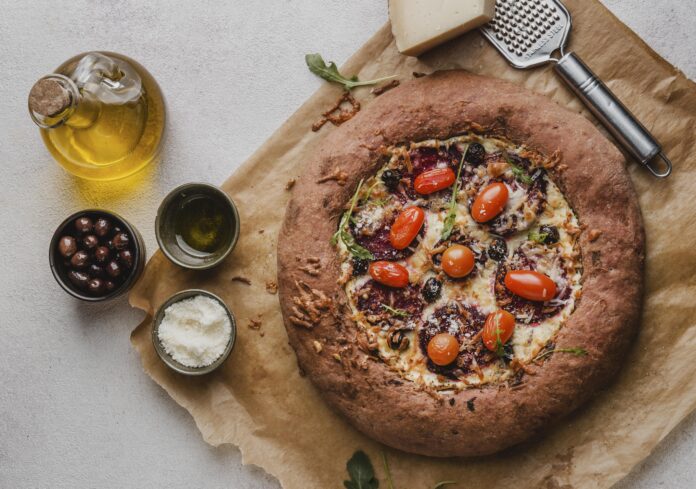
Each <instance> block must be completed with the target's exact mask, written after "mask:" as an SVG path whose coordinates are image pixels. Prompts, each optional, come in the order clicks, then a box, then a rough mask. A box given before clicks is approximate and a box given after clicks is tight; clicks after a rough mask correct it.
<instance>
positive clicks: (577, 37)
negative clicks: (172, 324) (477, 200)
mask: <svg viewBox="0 0 696 489" xmlns="http://www.w3.org/2000/svg"><path fill="white" fill-rule="evenodd" d="M566 3H567V6H568V7H569V9H570V11H571V13H572V15H573V21H574V22H573V24H574V27H573V32H572V35H571V40H570V46H569V48H570V49H572V50H575V51H577V53H578V54H579V55H580V56H581V57H583V59H584V60H585V61H586V62H587V63H588V64H589V65H590V66H591V67H592V68H593V69H594V70H595V71H596V72H597V73H598V74H599V76H600V77H601V78H602V79H603V80H604V81H605V82H606V83H607V85H608V86H609V87H610V88H611V89H612V90H613V91H614V92H615V93H616V94H617V95H618V96H619V97H620V98H621V99H622V100H623V101H624V102H625V103H626V105H628V106H629V107H630V108H631V109H632V110H633V111H634V113H635V114H636V115H637V116H638V118H639V119H640V120H641V121H642V122H643V123H644V124H645V125H646V126H647V127H648V129H649V130H650V131H652V133H653V134H654V135H655V136H656V137H657V138H658V140H659V141H660V142H661V143H662V144H663V145H664V147H665V149H666V151H667V153H668V154H669V156H670V157H671V158H672V160H673V161H674V173H673V175H672V176H671V177H670V178H668V179H666V180H656V179H654V178H653V177H652V176H650V175H649V174H648V172H647V171H644V170H643V169H641V168H639V167H638V165H636V164H633V163H631V164H630V165H629V172H630V174H631V178H632V179H633V182H634V184H635V187H636V189H637V192H638V195H639V198H640V205H641V209H642V212H643V217H644V220H645V229H646V234H647V266H646V284H647V289H646V296H645V304H644V314H643V322H642V326H641V330H640V334H639V336H638V339H637V341H636V343H635V344H634V346H633V348H632V349H630V350H629V351H626V355H625V366H624V368H623V370H622V372H621V373H620V375H619V377H618V379H617V380H616V381H615V382H614V383H613V384H612V385H611V387H610V388H608V389H607V390H606V391H604V392H602V393H600V394H599V395H598V396H597V397H596V398H595V399H594V400H593V401H592V402H591V403H590V404H589V405H587V406H585V407H584V408H582V409H581V410H580V411H578V412H576V413H575V414H573V415H572V416H570V417H568V418H566V419H565V420H563V421H562V422H561V423H560V424H558V425H557V426H555V427H553V428H552V429H550V430H549V432H548V433H547V434H546V435H545V436H543V437H542V438H540V439H537V440H533V441H531V442H528V443H526V444H524V445H521V446H518V447H515V448H512V449H510V450H507V451H505V452H503V453H502V454H499V455H497V456H492V457H485V458H480V459H450V460H438V459H432V458H426V457H420V456H413V455H407V454H404V453H400V452H398V451H395V450H391V449H385V448H384V447H382V446H381V445H379V444H377V443H375V442H373V441H371V440H370V439H369V438H367V437H366V436H364V435H361V434H360V433H358V432H356V431H355V430H354V429H352V428H351V427H350V426H349V425H348V424H347V423H346V422H345V421H344V420H343V419H342V418H340V417H339V416H337V415H335V414H334V413H333V412H332V411H330V410H329V409H328V408H327V406H326V405H325V404H324V403H323V402H322V400H321V398H320V397H319V395H318V393H317V391H316V390H315V389H314V387H313V386H312V385H311V384H310V382H309V381H308V380H307V379H306V378H303V377H302V376H301V373H300V371H299V369H298V367H297V363H296V360H295V356H294V353H293V352H292V350H291V348H290V347H289V346H288V342H287V336H286V333H285V330H284V328H283V325H282V321H281V316H280V310H279V304H278V296H277V295H274V294H271V293H269V292H268V291H267V285H268V286H269V288H271V290H272V285H273V284H272V283H271V282H273V281H275V273H276V264H275V263H276V257H275V249H276V237H277V234H278V230H279V227H280V224H281V221H282V218H283V214H284V212H285V204H286V202H287V200H288V198H289V197H290V194H291V191H288V190H286V188H285V186H286V183H287V182H288V181H289V180H290V179H291V178H295V177H297V176H298V175H299V174H300V172H301V167H302V164H303V162H304V161H305V160H306V159H307V155H309V154H311V153H312V151H313V150H314V148H315V146H316V145H317V143H318V142H319V141H321V140H322V139H323V138H324V137H325V136H326V135H327V134H328V133H329V132H330V131H332V130H334V128H333V127H332V126H331V125H330V124H327V126H325V127H324V128H323V129H322V130H321V131H319V132H317V133H314V132H312V131H311V130H310V127H311V125H312V123H313V122H314V121H316V120H317V118H318V117H319V115H320V113H321V112H323V111H324V110H326V109H327V108H328V107H330V106H332V105H333V103H334V102H335V101H336V99H337V98H338V96H339V95H340V90H341V89H340V87H337V86H335V85H329V84H325V85H324V86H323V87H322V88H321V89H320V90H318V91H317V92H316V93H315V94H314V95H313V96H312V97H311V98H310V99H309V100H308V101H307V102H306V103H305V104H304V105H302V107H300V109H299V110H298V111H297V112H296V113H295V114H294V115H293V116H292V117H291V118H290V119H288V121H286V122H285V123H284V124H283V125H282V126H281V127H280V129H278V131H276V133H275V134H273V136H271V138H270V139H269V140H268V141H267V142H266V143H265V144H264V145H263V146H262V147H261V148H259V150H258V151H257V152H256V153H255V154H254V155H253V156H252V157H251V158H250V159H249V160H248V161H247V162H246V163H245V164H244V165H243V166H242V167H241V168H240V169H239V170H238V171H237V172H235V174H234V175H232V176H231V177H230V178H229V179H228V180H227V181H226V182H225V183H224V184H223V186H222V187H223V188H224V189H225V190H226V191H227V192H228V193H229V194H230V195H231V196H232V198H233V199H234V200H235V202H236V203H237V205H238V207H239V211H240V213H241V222H242V229H241V231H242V233H241V239H240V240H239V244H238V245H237V248H236V249H235V251H234V252H233V254H232V255H231V256H230V258H229V259H228V260H227V261H226V262H225V263H224V264H223V265H222V266H220V267H219V268H217V269H215V270H212V271H208V272H192V271H186V270H182V269H180V268H178V267H176V266H174V265H172V264H171V263H169V262H168V261H167V259H166V258H165V257H164V256H163V255H162V254H161V253H160V252H158V253H156V254H155V256H154V257H153V258H152V259H151V260H150V262H149V263H148V265H147V269H146V272H145V274H144V277H143V279H142V280H141V281H140V282H139V284H138V285H137V287H136V288H135V289H134V290H133V292H132V293H131V296H130V301H131V303H132V305H133V306H135V307H139V308H142V309H143V310H145V311H146V312H147V313H148V317H147V318H146V319H145V321H143V323H142V324H140V325H139V326H138V327H137V328H136V329H135V331H133V333H132V336H131V339H132V343H133V345H134V347H135V348H136V350H137V351H138V352H139V353H140V355H141V358H142V363H143V367H144V369H145V371H146V372H147V373H148V375H150V376H151V377H152V378H153V379H154V380H155V382H157V383H158V384H159V385H161V386H162V387H163V388H164V389H165V390H166V391H167V392H168V393H169V394H170V395H171V397H172V398H173V399H174V400H175V401H176V402H177V403H179V404H180V405H181V406H183V407H184V408H185V409H187V410H188V411H189V412H190V413H191V415H192V416H193V418H194V420H195V422H196V424H197V426H198V428H199V429H200V431H201V434H202V435H203V437H204V439H205V440H206V441H207V442H208V443H210V444H212V445H219V444H223V443H232V444H235V445H237V446H239V448H240V450H241V452H242V455H243V459H244V462H245V463H248V464H255V465H258V466H260V467H263V468H264V469H265V470H266V471H267V472H269V473H271V474H272V475H274V476H276V477H277V478H278V479H279V480H280V482H281V484H282V486H283V487H284V488H286V489H307V488H321V489H326V488H338V487H342V481H343V479H344V478H345V475H346V474H345V462H346V460H347V459H348V458H349V457H350V456H351V454H352V453H353V452H354V451H355V450H356V449H364V450H365V451H367V452H368V454H370V455H371V457H372V460H373V462H375V466H376V468H377V472H378V475H379V476H380V477H382V476H383V471H382V468H381V464H379V463H378V462H379V453H380V451H381V450H386V453H387V456H388V457H389V460H390V464H391V469H392V473H393V478H394V482H395V486H396V487H397V488H399V489H420V488H423V489H425V488H429V487H432V485H433V484H434V482H436V481H439V480H444V479H451V480H456V481H459V485H458V486H454V487H461V488H480V487H505V485H507V484H511V485H512V484H514V487H516V488H517V489H524V488H539V487H543V488H565V489H568V488H583V489H586V488H607V487H610V486H611V485H613V484H614V483H615V482H617V481H618V480H620V479H621V478H622V477H623V476H624V475H625V474H627V473H628V472H629V471H630V470H631V468H632V467H634V466H635V465H636V464H637V463H638V462H640V461H641V460H642V459H644V458H645V457H646V456H647V455H648V454H649V453H650V452H651V450H652V449H653V448H654V447H655V446H656V445H657V443H658V442H659V441H660V440H661V439H662V438H664V437H665V436H666V435H667V434H668V433H669V432H670V430H672V429H673V428H674V427H675V426H676V425H677V424H678V423H679V422H680V421H681V420H682V419H683V418H684V417H685V416H686V415H687V414H689V413H690V412H691V411H692V410H693V409H694V407H696V381H695V380H694V379H696V361H694V356H695V355H696V322H695V320H694V311H695V310H696V307H695V305H696V304H695V303H696V299H695V298H696V252H695V251H694V245H695V244H696V213H695V211H696V158H695V157H694V153H695V150H696V139H695V138H694V132H695V129H696V84H694V83H693V82H691V81H689V80H687V79H686V78H685V76H684V75H683V74H682V73H680V72H679V71H678V70H677V69H675V68H674V67H672V66H670V65H669V64H668V63H666V62H665V61H664V60H663V59H662V58H660V57H659V56H658V55H657V54H656V53H655V52H653V51H652V50H651V49H650V48H649V47H648V46H647V45H646V44H645V43H643V42H642V41H641V40H640V39H639V38H638V37H637V36H636V35H635V34H634V33H632V32H631V31H630V30H629V29H628V28H627V27H626V26H625V25H623V24H622V23H621V22H620V21H619V20H618V19H616V18H615V17H614V16H613V15H612V14H611V13H610V12H609V11H607V10H606V9H605V8H604V7H603V6H602V5H601V4H600V3H599V2H597V1H596V0H568V1H567V2H566ZM451 68H465V69H467V70H470V71H472V72H475V73H481V74H486V75H491V76H496V77H499V78H505V79H509V80H512V81H514V82H515V83H518V84H520V85H524V86H525V87H527V88H529V89H531V90H534V91H536V92H539V93H542V94H545V95H547V96H549V97H551V98H552V99H554V100H555V101H556V102H558V103H559V104H561V105H563V106H566V107H569V108H570V109H572V110H576V111H578V112H582V113H583V114H585V115H586V116H587V117H589V118H590V119H592V116H591V115H590V114H589V113H588V112H587V111H586V109H584V107H583V105H582V104H581V103H580V102H579V101H578V100H577V99H576V98H575V97H574V96H573V95H572V94H571V93H570V91H569V90H568V89H566V88H565V86H564V85H563V84H562V83H561V82H560V81H559V80H558V78H556V76H555V75H554V73H553V71H552V70H551V68H550V67H546V68H539V69H536V70H532V71H516V70H514V69H512V68H510V67H509V66H508V65H507V64H506V62H505V61H504V60H503V58H502V57H501V56H500V55H499V54H498V53H497V52H496V51H495V50H494V49H493V48H491V47H490V46H489V45H488V44H487V43H486V42H485V41H484V40H483V39H482V37H481V36H480V35H479V34H478V33H477V32H472V33H469V34H467V35H466V36H464V37H461V38H459V39H457V40H454V41H452V42H450V43H448V44H446V45H444V46H442V47H440V48H438V49H436V50H435V51H433V52H431V53H428V54H427V55H425V56H423V57H421V58H420V59H416V58H410V57H405V56H401V55H399V54H398V52H397V50H396V48H395V45H394V42H393V38H392V36H391V32H390V28H389V26H388V25H386V26H384V27H383V28H382V29H380V30H379V32H377V33H376V34H375V36H374V37H373V38H372V39H370V40H369V41H368V42H367V44H365V45H364V46H363V47H362V48H360V50H359V51H358V52H357V53H356V54H355V55H354V56H353V57H351V58H350V60H349V61H348V62H347V63H346V65H345V66H344V67H342V69H341V71H342V72H343V73H348V74H354V73H357V74H359V76H360V77H361V78H364V79H368V78H373V77H376V76H383V75H388V74H392V73H398V74H399V77H400V78H401V79H402V80H406V79H409V78H411V76H412V72H414V71H418V72H425V73H429V72H432V71H434V70H437V69H451ZM354 93H355V94H356V97H357V98H358V99H359V100H360V102H361V104H362V105H363V107H365V106H367V105H368V104H369V103H370V101H371V100H372V99H373V98H374V96H373V95H371V94H370V93H369V89H360V90H356V91H354ZM607 191H610V189H607ZM307 239H313V238H312V236H311V234H308V236H307ZM630 252H631V250H626V253H630ZM235 277H237V278H235ZM238 277H244V278H247V279H249V280H250V281H251V285H248V284H246V283H244V282H243V281H241V280H239V279H238ZM191 287H202V288H206V289H209V290H211V291H212V292H214V293H216V294H219V295H220V296H221V297H222V298H224V300H225V301H226V302H227V304H228V305H229V306H230V308H231V309H232V310H233V311H234V313H235V315H236V317H237V322H238V330H239V331H238V340H237V341H238V343H237V345H236V347H235V349H234V352H233V354H232V356H231V358H230V359H229V360H228V361H227V363H226V364H225V365H224V367H223V368H222V369H220V370H219V371H218V372H217V373H215V374H213V375H211V376H208V377H206V378H185V377H182V376H180V375H177V374H175V373H173V372H171V371H169V370H167V368H166V367H165V366H164V365H163V364H162V363H161V362H160V361H159V359H158V358H157V356H156V353H155V351H154V349H153V347H152V343H151V338H150V331H151V319H152V314H153V312H154V311H155V310H156V308H157V307H158V306H159V304H160V303H162V302H163V301H164V300H165V299H166V298H167V297H168V296H169V295H170V294H172V293H174V292H177V291H178V290H181V289H185V288H191ZM252 320H254V321H259V322H260V329H252V328H250V327H249V325H252V326H258V323H252ZM490 429H491V430H495V429H496V427H495V426H491V427H490Z"/></svg>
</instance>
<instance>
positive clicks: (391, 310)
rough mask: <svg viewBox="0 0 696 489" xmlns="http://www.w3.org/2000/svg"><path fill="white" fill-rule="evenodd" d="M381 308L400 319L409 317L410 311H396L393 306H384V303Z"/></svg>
mask: <svg viewBox="0 0 696 489" xmlns="http://www.w3.org/2000/svg"><path fill="white" fill-rule="evenodd" d="M380 306H381V307H382V309H384V310H386V311H387V312H389V313H391V314H392V315H393V316H397V317H400V318H405V317H408V311H405V310H404V309H395V308H393V307H392V306H389V305H387V304H384V303H380Z"/></svg>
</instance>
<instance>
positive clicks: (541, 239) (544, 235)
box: [527, 231, 549, 244]
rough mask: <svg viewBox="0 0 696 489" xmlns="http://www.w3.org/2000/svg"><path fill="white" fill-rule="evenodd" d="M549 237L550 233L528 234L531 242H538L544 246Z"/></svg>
mask: <svg viewBox="0 0 696 489" xmlns="http://www.w3.org/2000/svg"><path fill="white" fill-rule="evenodd" d="M548 237H549V233H536V232H534V231H529V234H527V238H529V240H530V241H536V242H537V243H541V244H544V243H545V242H546V238H548Z"/></svg>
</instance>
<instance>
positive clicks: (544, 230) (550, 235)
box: [539, 225, 561, 244]
mask: <svg viewBox="0 0 696 489" xmlns="http://www.w3.org/2000/svg"><path fill="white" fill-rule="evenodd" d="M539 234H541V235H543V236H544V239H543V240H542V243H544V244H554V243H558V240H559V239H561V237H560V236H559V234H558V228H557V227H556V226H546V225H544V226H541V227H540V228H539Z"/></svg>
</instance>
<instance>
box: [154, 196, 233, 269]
mask: <svg viewBox="0 0 696 489" xmlns="http://www.w3.org/2000/svg"><path fill="white" fill-rule="evenodd" d="M155 234H156V235H157V242H158V243H159V246H160V248H161V249H162V252H163V253H164V254H165V256H166V257H167V258H169V259H170V260H171V261H172V262H174V263H176V264H177V265H179V266H181V267H184V268H190V269H194V270H204V269H207V268H212V267H214V266H216V265H218V264H219V263H220V262H222V260H224V259H225V257H227V255H229V254H230V252H231V251H232V249H233V248H234V246H235V245H236V244H237V239H238V238H239V213H238V212H237V207H236V206H235V205H234V202H233V201H232V199H231V198H230V197H229V196H228V195H227V194H226V193H225V192H223V191H222V190H220V189H219V188H217V187H215V186H213V185H209V184H207V183H187V184H184V185H182V186H180V187H177V188H175V189H174V190H172V191H171V192H170V193H169V194H168V195H167V196H166V197H165V198H164V200H163V201H162V204H160V207H159V210H158V211H157V219H156V221H155Z"/></svg>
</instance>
